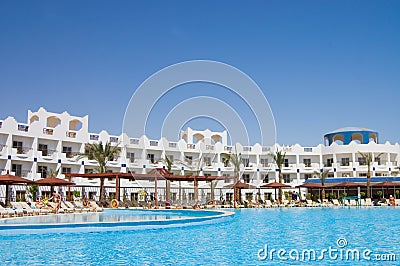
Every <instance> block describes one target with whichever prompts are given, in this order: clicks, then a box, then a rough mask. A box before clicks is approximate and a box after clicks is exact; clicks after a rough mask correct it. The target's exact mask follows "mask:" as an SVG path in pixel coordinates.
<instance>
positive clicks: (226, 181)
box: [222, 174, 233, 183]
mask: <svg viewBox="0 0 400 266" xmlns="http://www.w3.org/2000/svg"><path fill="white" fill-rule="evenodd" d="M222 176H223V178H224V183H232V181H233V179H230V178H227V177H228V176H229V174H222Z"/></svg>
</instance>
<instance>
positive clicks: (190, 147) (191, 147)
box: [187, 144, 196, 149]
mask: <svg viewBox="0 0 400 266" xmlns="http://www.w3.org/2000/svg"><path fill="white" fill-rule="evenodd" d="M187 148H188V149H196V145H195V144H188V145H187Z"/></svg>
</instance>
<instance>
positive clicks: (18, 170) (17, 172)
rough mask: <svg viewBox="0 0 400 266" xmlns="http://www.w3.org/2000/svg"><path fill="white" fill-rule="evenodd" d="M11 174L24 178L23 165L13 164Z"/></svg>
mask: <svg viewBox="0 0 400 266" xmlns="http://www.w3.org/2000/svg"><path fill="white" fill-rule="evenodd" d="M11 172H14V173H15V175H16V176H22V165H21V164H12V165H11Z"/></svg>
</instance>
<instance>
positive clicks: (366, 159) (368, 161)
mask: <svg viewBox="0 0 400 266" xmlns="http://www.w3.org/2000/svg"><path fill="white" fill-rule="evenodd" d="M358 153H359V154H360V155H361V158H363V160H364V162H365V164H366V165H367V167H368V168H367V198H371V189H370V187H371V163H372V162H373V154H372V152H358ZM381 155H382V153H380V154H378V156H376V157H375V158H379V157H380V156H381Z"/></svg>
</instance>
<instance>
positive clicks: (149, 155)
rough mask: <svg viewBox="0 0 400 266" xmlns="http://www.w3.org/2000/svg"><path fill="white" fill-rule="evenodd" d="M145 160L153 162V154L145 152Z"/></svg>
mask: <svg viewBox="0 0 400 266" xmlns="http://www.w3.org/2000/svg"><path fill="white" fill-rule="evenodd" d="M147 160H149V161H150V162H151V163H154V154H153V153H148V154H147Z"/></svg>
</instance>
